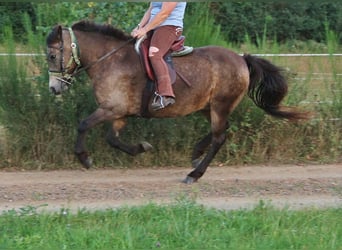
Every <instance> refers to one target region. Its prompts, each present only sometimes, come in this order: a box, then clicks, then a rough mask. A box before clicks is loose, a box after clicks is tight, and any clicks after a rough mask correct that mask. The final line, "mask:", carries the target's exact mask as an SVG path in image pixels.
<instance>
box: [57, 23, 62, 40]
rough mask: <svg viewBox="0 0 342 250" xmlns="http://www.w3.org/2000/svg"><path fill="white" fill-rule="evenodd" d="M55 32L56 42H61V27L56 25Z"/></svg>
mask: <svg viewBox="0 0 342 250" xmlns="http://www.w3.org/2000/svg"><path fill="white" fill-rule="evenodd" d="M56 30H57V38H58V40H62V25H57V26H56Z"/></svg>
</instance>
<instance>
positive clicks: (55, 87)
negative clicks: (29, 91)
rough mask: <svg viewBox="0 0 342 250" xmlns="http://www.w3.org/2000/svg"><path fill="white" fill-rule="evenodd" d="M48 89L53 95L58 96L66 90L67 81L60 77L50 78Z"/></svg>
mask: <svg viewBox="0 0 342 250" xmlns="http://www.w3.org/2000/svg"><path fill="white" fill-rule="evenodd" d="M49 89H50V92H51V93H53V94H54V95H59V94H61V93H62V92H63V91H65V90H67V89H68V85H67V80H64V79H62V78H60V77H55V76H50V78H49Z"/></svg>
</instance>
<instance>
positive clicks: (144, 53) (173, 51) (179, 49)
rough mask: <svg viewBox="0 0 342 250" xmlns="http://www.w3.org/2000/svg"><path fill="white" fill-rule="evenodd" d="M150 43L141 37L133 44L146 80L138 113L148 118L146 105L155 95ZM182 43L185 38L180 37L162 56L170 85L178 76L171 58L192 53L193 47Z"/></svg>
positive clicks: (147, 39)
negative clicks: (149, 54)
mask: <svg viewBox="0 0 342 250" xmlns="http://www.w3.org/2000/svg"><path fill="white" fill-rule="evenodd" d="M150 41H151V40H150V39H149V38H146V37H142V38H140V39H138V40H137V42H136V44H135V51H136V52H137V53H138V55H139V56H140V62H141V64H142V66H143V69H144V71H145V73H146V76H147V78H148V80H147V83H146V86H145V89H144V92H143V95H142V100H141V109H140V113H141V116H143V117H150V113H149V111H148V104H149V100H150V99H151V96H152V94H153V93H155V89H156V86H155V80H156V77H155V75H154V72H153V68H152V65H151V62H150V60H149V57H148V50H149V47H150ZM184 42H185V36H180V37H179V38H178V39H177V40H176V41H175V42H174V43H173V44H172V46H171V48H170V51H169V52H168V53H167V54H166V55H165V56H164V60H165V62H166V64H167V65H168V69H169V74H170V79H171V83H172V84H173V83H175V81H176V76H177V74H178V75H180V74H179V73H177V72H176V70H175V68H174V65H173V61H172V57H179V56H185V55H188V54H190V53H191V52H192V51H193V47H190V46H185V45H184ZM180 77H181V78H182V79H183V80H184V81H185V83H186V84H187V85H188V86H190V83H189V82H188V81H187V80H186V79H185V78H184V77H183V76H181V75H180Z"/></svg>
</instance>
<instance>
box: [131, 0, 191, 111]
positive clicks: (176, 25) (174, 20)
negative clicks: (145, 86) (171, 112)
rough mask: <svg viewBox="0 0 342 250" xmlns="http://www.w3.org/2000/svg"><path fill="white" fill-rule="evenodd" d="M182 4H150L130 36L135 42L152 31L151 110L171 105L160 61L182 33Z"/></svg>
mask: <svg viewBox="0 0 342 250" xmlns="http://www.w3.org/2000/svg"><path fill="white" fill-rule="evenodd" d="M185 7H186V2H151V3H150V7H149V8H148V10H147V11H146V12H145V14H144V16H143V18H142V19H141V21H140V23H139V24H138V26H137V27H136V28H135V29H134V30H133V31H132V33H131V35H132V36H133V37H135V38H141V37H143V36H145V35H146V34H147V33H148V32H149V31H152V32H153V33H152V37H151V43H150V47H149V59H150V62H151V65H152V68H153V71H154V73H155V76H156V82H157V93H156V94H157V98H154V101H153V103H152V109H154V110H159V109H162V108H164V107H166V106H169V105H172V104H174V103H175V94H174V92H173V89H172V84H171V79H170V76H169V72H168V66H167V65H166V63H165V61H164V59H163V57H164V56H165V55H166V53H167V52H168V51H169V49H170V48H171V45H172V44H173V42H174V41H176V40H177V39H178V38H179V37H180V36H181V35H182V32H183V18H184V12H185Z"/></svg>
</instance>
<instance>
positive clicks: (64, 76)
mask: <svg viewBox="0 0 342 250" xmlns="http://www.w3.org/2000/svg"><path fill="white" fill-rule="evenodd" d="M67 30H68V31H69V33H70V37H71V52H72V53H71V57H70V60H69V62H68V63H67V65H66V67H64V55H63V51H64V42H63V39H62V44H61V47H60V51H61V53H62V58H61V71H60V72H56V71H49V74H50V75H54V76H56V77H58V80H59V81H62V82H64V83H66V84H68V85H71V80H72V78H73V77H74V76H76V75H78V74H79V73H81V72H82V71H85V70H87V69H89V68H91V67H92V66H94V65H95V64H97V63H100V62H102V61H103V60H105V59H106V58H108V57H109V56H111V55H112V54H114V53H115V52H117V51H118V50H120V49H122V48H123V47H125V46H126V45H127V44H129V43H130V42H132V41H134V40H135V38H131V39H129V40H127V41H126V42H124V43H123V44H121V45H120V46H119V47H118V48H114V49H112V50H111V51H109V52H108V53H107V54H105V55H103V56H101V57H100V58H99V59H97V60H96V61H94V62H92V63H90V64H88V65H86V66H84V67H82V64H81V61H80V48H79V45H78V42H77V38H76V36H75V33H74V32H73V30H72V28H67ZM73 62H75V64H76V65H77V66H76V68H75V69H74V71H73V72H72V73H68V72H67V70H68V68H69V67H71V65H72V63H73Z"/></svg>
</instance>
